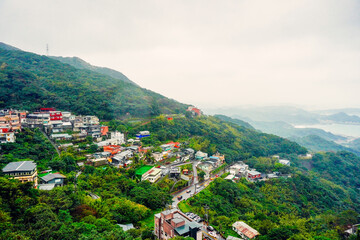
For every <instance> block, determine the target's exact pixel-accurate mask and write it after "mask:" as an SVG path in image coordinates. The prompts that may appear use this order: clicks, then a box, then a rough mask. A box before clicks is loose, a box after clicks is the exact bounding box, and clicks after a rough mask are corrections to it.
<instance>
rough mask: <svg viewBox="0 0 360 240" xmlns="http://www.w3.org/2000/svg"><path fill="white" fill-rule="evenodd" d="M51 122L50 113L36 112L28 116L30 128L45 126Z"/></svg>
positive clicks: (27, 123) (27, 120) (27, 121)
mask: <svg viewBox="0 0 360 240" xmlns="http://www.w3.org/2000/svg"><path fill="white" fill-rule="evenodd" d="M49 123H50V113H46V112H34V113H30V114H28V115H27V116H26V125H27V126H28V127H30V128H36V127H43V126H44V124H49Z"/></svg>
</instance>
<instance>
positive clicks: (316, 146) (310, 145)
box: [289, 135, 360, 155]
mask: <svg viewBox="0 0 360 240" xmlns="http://www.w3.org/2000/svg"><path fill="white" fill-rule="evenodd" d="M289 139H290V140H291V141H294V142H296V143H298V144H300V145H301V146H304V147H306V148H307V149H309V150H311V151H315V152H319V151H348V152H352V153H354V154H357V155H359V154H360V152H359V151H357V150H355V149H351V148H347V147H344V146H342V145H340V144H337V143H334V142H332V141H328V140H325V139H324V138H322V137H319V136H317V135H308V136H305V137H294V138H289Z"/></svg>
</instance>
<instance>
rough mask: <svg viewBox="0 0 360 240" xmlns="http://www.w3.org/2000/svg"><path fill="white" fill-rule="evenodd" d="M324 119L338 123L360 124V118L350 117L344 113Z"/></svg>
mask: <svg viewBox="0 0 360 240" xmlns="http://www.w3.org/2000/svg"><path fill="white" fill-rule="evenodd" d="M323 119H324V120H327V121H332V122H336V123H360V117H358V116H356V115H348V114H346V113H344V112H339V113H335V114H331V115H328V116H324V117H323Z"/></svg>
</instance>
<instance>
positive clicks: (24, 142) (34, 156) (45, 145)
mask: <svg viewBox="0 0 360 240" xmlns="http://www.w3.org/2000/svg"><path fill="white" fill-rule="evenodd" d="M55 155H56V152H55V149H54V147H53V146H52V145H51V143H50V142H49V141H48V140H47V138H46V137H45V136H44V135H43V134H42V133H41V132H40V131H39V130H38V129H33V130H30V129H24V130H23V131H22V132H20V133H17V134H16V142H15V143H6V144H0V169H2V167H3V166H5V165H6V164H7V163H9V162H13V161H20V160H21V161H23V160H24V159H27V160H33V161H35V162H36V163H37V165H38V167H39V169H44V168H46V167H47V164H48V162H49V161H51V160H52V159H53V158H54V157H55Z"/></svg>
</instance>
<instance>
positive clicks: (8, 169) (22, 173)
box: [2, 161, 38, 188]
mask: <svg viewBox="0 0 360 240" xmlns="http://www.w3.org/2000/svg"><path fill="white" fill-rule="evenodd" d="M2 171H3V173H4V174H5V175H8V176H9V177H11V178H14V179H17V180H19V181H20V182H22V183H25V182H33V183H34V187H35V188H36V187H37V185H38V173H37V170H36V163H34V162H33V161H22V162H11V163H8V164H7V165H6V166H5V167H4V168H3V170H2Z"/></svg>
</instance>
